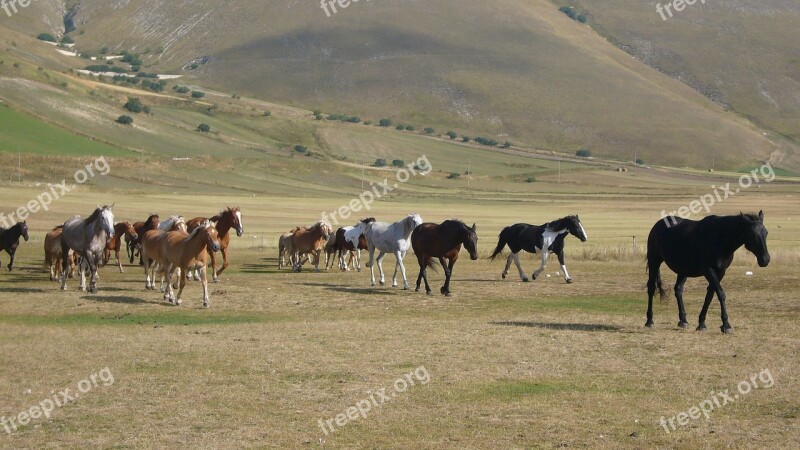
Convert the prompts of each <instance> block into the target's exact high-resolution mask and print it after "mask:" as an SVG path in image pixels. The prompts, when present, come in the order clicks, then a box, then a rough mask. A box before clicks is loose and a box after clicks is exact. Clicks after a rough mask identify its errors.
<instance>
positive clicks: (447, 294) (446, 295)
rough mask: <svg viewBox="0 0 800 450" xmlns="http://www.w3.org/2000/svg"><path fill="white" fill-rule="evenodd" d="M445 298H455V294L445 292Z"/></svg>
mask: <svg viewBox="0 0 800 450" xmlns="http://www.w3.org/2000/svg"><path fill="white" fill-rule="evenodd" d="M444 296H445V297H452V296H453V294H452V293H450V292H445V293H444Z"/></svg>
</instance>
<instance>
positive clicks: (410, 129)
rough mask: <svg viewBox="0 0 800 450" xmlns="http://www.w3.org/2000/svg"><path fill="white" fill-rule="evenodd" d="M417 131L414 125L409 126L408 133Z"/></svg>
mask: <svg viewBox="0 0 800 450" xmlns="http://www.w3.org/2000/svg"><path fill="white" fill-rule="evenodd" d="M415 130H416V128H414V126H413V125H409V126H407V127H406V131H415Z"/></svg>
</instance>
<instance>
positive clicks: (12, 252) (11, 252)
mask: <svg viewBox="0 0 800 450" xmlns="http://www.w3.org/2000/svg"><path fill="white" fill-rule="evenodd" d="M6 252H7V253H8V256H10V257H11V262H9V263H8V271H9V272H11V271H13V270H14V258H15V257H16V254H17V249H15V248H14V249H11V248H9V249H7V250H6Z"/></svg>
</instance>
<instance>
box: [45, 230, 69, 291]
mask: <svg viewBox="0 0 800 450" xmlns="http://www.w3.org/2000/svg"><path fill="white" fill-rule="evenodd" d="M63 232H64V226H63V225H59V226H57V227H55V228H53V231H51V232H49V233H47V235H45V237H44V264H45V267H46V268H47V269H48V270H49V271H50V281H59V280H60V279H61V233H63ZM70 254H71V255H72V257H71V258H69V277H70V278H75V259H77V258H76V256H77V255H75V252H73V251H72V250H70Z"/></svg>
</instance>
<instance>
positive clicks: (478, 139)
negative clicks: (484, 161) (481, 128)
mask: <svg viewBox="0 0 800 450" xmlns="http://www.w3.org/2000/svg"><path fill="white" fill-rule="evenodd" d="M475 142H477V143H478V144H481V145H488V146H489V147H494V146H495V145H497V141H495V140H494V139H489V138H485V137H476V138H475Z"/></svg>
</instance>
